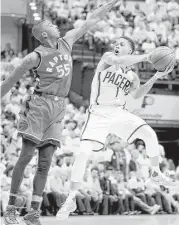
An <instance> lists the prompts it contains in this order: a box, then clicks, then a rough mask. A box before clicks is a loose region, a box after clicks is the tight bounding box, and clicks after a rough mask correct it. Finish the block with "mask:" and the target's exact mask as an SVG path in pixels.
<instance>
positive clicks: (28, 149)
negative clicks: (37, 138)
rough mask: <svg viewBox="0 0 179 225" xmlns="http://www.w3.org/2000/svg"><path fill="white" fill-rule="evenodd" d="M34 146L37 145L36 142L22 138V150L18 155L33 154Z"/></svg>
mask: <svg viewBox="0 0 179 225" xmlns="http://www.w3.org/2000/svg"><path fill="white" fill-rule="evenodd" d="M36 147H37V144H36V143H34V142H33V141H30V140H28V139H24V138H23V139H22V150H21V153H20V157H26V156H33V154H34V151H35V149H36ZM20 157H19V158H20Z"/></svg>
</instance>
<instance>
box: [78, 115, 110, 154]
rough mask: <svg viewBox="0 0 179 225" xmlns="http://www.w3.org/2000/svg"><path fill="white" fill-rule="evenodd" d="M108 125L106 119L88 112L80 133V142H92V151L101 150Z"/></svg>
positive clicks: (108, 122) (108, 121)
mask: <svg viewBox="0 0 179 225" xmlns="http://www.w3.org/2000/svg"><path fill="white" fill-rule="evenodd" d="M109 125H110V120H109V119H108V118H105V117H102V116H100V115H96V114H95V113H93V112H88V113H87V119H86V123H85V125H84V127H83V129H82V132H81V140H90V141H92V142H93V146H94V150H99V149H102V148H103V147H104V143H105V140H106V137H107V135H108V128H109Z"/></svg>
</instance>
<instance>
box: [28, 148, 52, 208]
mask: <svg viewBox="0 0 179 225" xmlns="http://www.w3.org/2000/svg"><path fill="white" fill-rule="evenodd" d="M55 149H56V146H54V145H51V144H47V145H45V146H44V147H41V148H40V149H39V160H38V168H37V171H36V174H35V177H34V180H33V196H32V203H31V208H32V209H34V210H38V208H39V206H40V203H41V200H42V194H43V191H44V188H45V184H46V181H47V175H48V171H49V169H50V166H51V162H52V157H53V154H54V151H55Z"/></svg>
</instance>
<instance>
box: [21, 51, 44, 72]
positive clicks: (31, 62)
mask: <svg viewBox="0 0 179 225" xmlns="http://www.w3.org/2000/svg"><path fill="white" fill-rule="evenodd" d="M39 62H40V57H39V55H38V53H36V52H32V53H30V54H28V55H26V56H25V57H24V59H23V60H22V64H21V66H23V67H24V68H26V69H33V68H34V67H37V66H38V64H39Z"/></svg>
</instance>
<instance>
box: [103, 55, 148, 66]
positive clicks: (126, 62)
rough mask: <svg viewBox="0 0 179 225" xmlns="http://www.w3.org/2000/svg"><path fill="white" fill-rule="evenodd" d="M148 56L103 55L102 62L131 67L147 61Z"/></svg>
mask: <svg viewBox="0 0 179 225" xmlns="http://www.w3.org/2000/svg"><path fill="white" fill-rule="evenodd" d="M148 59H149V54H143V55H124V56H117V55H115V54H114V53H113V52H106V53H104V55H103V57H102V60H103V62H105V63H106V64H109V65H123V66H131V65H134V64H136V63H139V62H143V61H149V60H148Z"/></svg>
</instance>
